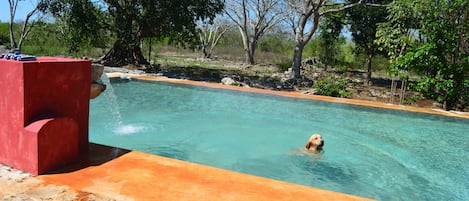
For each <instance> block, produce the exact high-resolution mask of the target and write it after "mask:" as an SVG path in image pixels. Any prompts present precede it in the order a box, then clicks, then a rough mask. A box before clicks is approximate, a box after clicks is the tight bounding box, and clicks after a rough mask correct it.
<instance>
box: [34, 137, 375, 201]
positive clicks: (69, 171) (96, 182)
mask: <svg viewBox="0 0 469 201" xmlns="http://www.w3.org/2000/svg"><path fill="white" fill-rule="evenodd" d="M37 178H38V179H40V180H42V181H44V182H45V183H46V184H53V185H65V186H69V187H70V188H72V189H74V190H76V191H78V192H85V193H90V194H94V195H97V196H99V197H102V198H106V199H114V200H184V201H190V200H197V201H198V200H256V201H258V200H269V201H271V200H295V201H301V200H318V201H321V200H368V199H365V198H360V197H356V196H352V195H346V194H342V193H335V192H331V191H327V190H322V189H317V188H312V187H308V186H302V185H297V184H292V183H287V182H282V181H277V180H272V179H267V178H262V177H258V176H253V175H248V174H243V173H238V172H233V171H228V170H223V169H219V168H214V167H210V166H205V165H200V164H195V163H190V162H185V161H180V160H176V159H171V158H166V157H162V156H158V155H151V154H146V153H142V152H137V151H129V150H125V149H119V148H115V147H108V146H104V145H98V144H93V143H90V150H89V153H88V154H87V155H86V156H83V157H81V158H80V161H79V162H77V163H75V164H70V165H68V166H65V167H62V168H59V169H57V170H55V171H52V172H50V173H48V174H45V175H41V176H38V177H37Z"/></svg>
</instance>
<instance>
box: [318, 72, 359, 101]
mask: <svg viewBox="0 0 469 201" xmlns="http://www.w3.org/2000/svg"><path fill="white" fill-rule="evenodd" d="M349 82H350V80H347V79H344V78H340V77H335V76H332V75H326V76H324V77H322V78H321V79H319V80H317V81H315V82H314V84H313V88H314V89H315V90H316V94H319V95H324V96H333V97H342V98H343V97H347V96H349V95H350V94H351V92H349V91H347V84H348V83H349Z"/></svg>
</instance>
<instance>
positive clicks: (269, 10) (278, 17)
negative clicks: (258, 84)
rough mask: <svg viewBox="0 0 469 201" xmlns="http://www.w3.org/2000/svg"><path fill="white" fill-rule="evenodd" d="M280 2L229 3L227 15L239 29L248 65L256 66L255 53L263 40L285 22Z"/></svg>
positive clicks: (259, 0)
mask: <svg viewBox="0 0 469 201" xmlns="http://www.w3.org/2000/svg"><path fill="white" fill-rule="evenodd" d="M280 4H281V1H280V0H242V1H236V0H232V1H228V4H227V5H226V8H225V13H226V15H227V16H228V18H230V19H231V20H232V21H233V22H234V23H235V24H236V26H237V27H238V29H239V32H240V33H241V37H242V40H243V46H244V54H245V57H246V63H247V64H255V62H254V53H255V52H256V47H257V44H258V43H259V41H260V40H261V38H262V37H263V36H264V35H265V33H266V32H268V31H269V30H270V29H271V28H272V27H274V26H275V25H277V24H278V23H280V22H281V21H282V20H284V15H283V11H282V10H281V9H280V8H281V7H280Z"/></svg>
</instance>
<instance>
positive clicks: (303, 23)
mask: <svg viewBox="0 0 469 201" xmlns="http://www.w3.org/2000/svg"><path fill="white" fill-rule="evenodd" d="M287 2H288V5H289V6H290V8H291V10H292V14H291V15H290V18H289V22H290V24H291V27H292V29H293V33H294V35H295V49H294V50H293V63H292V70H293V78H299V77H300V66H301V59H302V56H303V50H304V47H305V46H306V44H308V42H309V41H310V40H311V38H312V37H313V35H314V33H316V31H317V29H318V27H319V22H320V17H322V16H324V15H327V14H329V13H335V12H341V11H343V10H345V9H348V8H352V7H355V6H358V5H361V4H362V3H363V2H364V0H359V1H358V2H356V3H351V4H342V3H333V2H330V1H327V0H287ZM310 20H312V21H311V22H310ZM307 25H308V26H307ZM306 29H307V30H306Z"/></svg>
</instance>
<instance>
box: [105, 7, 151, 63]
mask: <svg viewBox="0 0 469 201" xmlns="http://www.w3.org/2000/svg"><path fill="white" fill-rule="evenodd" d="M116 18H117V19H116V21H117V22H119V23H117V25H116V26H117V27H116V38H117V40H116V41H115V42H114V45H113V47H112V48H111V50H109V52H108V53H107V54H106V56H104V58H103V60H102V61H103V64H104V65H109V66H125V65H129V64H135V65H142V64H143V65H146V64H149V62H148V61H147V60H145V57H144V56H143V53H142V50H141V48H140V39H141V38H139V37H138V36H139V33H138V31H137V30H139V28H136V29H135V30H134V28H133V27H134V26H133V24H132V22H133V18H132V17H131V15H127V16H126V15H125V12H124V11H120V12H117V14H116Z"/></svg>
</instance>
